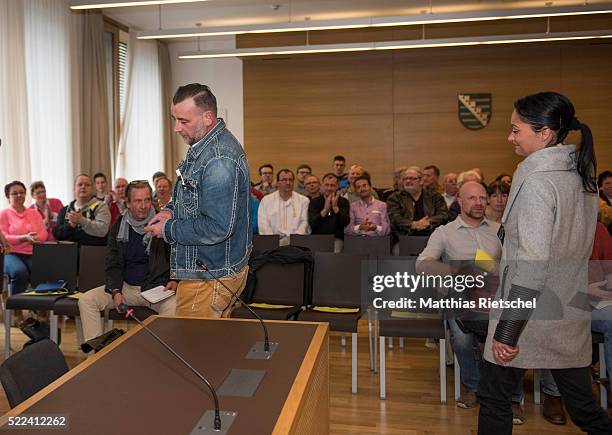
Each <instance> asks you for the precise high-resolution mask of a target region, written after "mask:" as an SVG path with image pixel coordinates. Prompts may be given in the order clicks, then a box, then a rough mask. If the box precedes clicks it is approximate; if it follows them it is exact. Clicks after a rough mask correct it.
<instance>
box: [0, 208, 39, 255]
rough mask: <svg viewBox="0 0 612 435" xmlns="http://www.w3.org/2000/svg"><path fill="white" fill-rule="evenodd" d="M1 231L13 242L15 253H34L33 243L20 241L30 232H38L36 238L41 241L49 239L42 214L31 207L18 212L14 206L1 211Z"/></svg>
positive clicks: (12, 250) (13, 251) (12, 247)
mask: <svg viewBox="0 0 612 435" xmlns="http://www.w3.org/2000/svg"><path fill="white" fill-rule="evenodd" d="M0 231H2V234H4V237H5V238H6V240H7V241H8V242H9V243H10V244H11V249H10V252H12V253H15V254H28V255H32V244H31V243H30V242H20V241H19V239H20V238H21V237H23V236H25V235H27V234H28V233H30V232H36V239H37V240H38V241H40V242H44V241H45V240H47V229H46V228H45V225H44V224H43V220H42V218H41V217H40V214H39V213H38V212H37V211H36V210H33V209H31V208H26V209H25V211H24V212H23V213H17V211H16V210H15V209H14V208H12V207H7V208H5V209H3V210H1V211H0Z"/></svg>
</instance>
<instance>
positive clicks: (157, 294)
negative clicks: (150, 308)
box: [140, 285, 174, 304]
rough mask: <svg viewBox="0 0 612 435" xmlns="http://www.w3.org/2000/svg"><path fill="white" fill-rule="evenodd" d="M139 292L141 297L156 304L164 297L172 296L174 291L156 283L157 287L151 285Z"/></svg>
mask: <svg viewBox="0 0 612 435" xmlns="http://www.w3.org/2000/svg"><path fill="white" fill-rule="evenodd" d="M140 294H141V295H142V297H143V298H145V299H146V300H147V301H149V302H150V303H152V304H156V303H158V302H161V301H163V300H164V299H168V298H170V297H172V296H174V292H173V291H171V290H166V287H164V286H163V285H158V286H157V287H153V288H152V289H149V290H145V291H143V292H142V293H140Z"/></svg>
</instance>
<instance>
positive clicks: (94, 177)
mask: <svg viewBox="0 0 612 435" xmlns="http://www.w3.org/2000/svg"><path fill="white" fill-rule="evenodd" d="M96 178H104V181H106V175H104V174H103V173H102V172H96V173H95V174H94V176H93V181H96Z"/></svg>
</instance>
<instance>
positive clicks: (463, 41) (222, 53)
mask: <svg viewBox="0 0 612 435" xmlns="http://www.w3.org/2000/svg"><path fill="white" fill-rule="evenodd" d="M599 38H612V30H598V31H585V32H559V33H532V34H523V35H497V36H477V37H470V38H441V39H416V40H409V41H384V42H367V43H353V44H321V45H302V46H289V47H261V48H240V49H234V50H210V51H195V52H187V53H181V54H179V56H178V58H179V59H214V58H224V57H251V56H269V55H289V54H312V53H341V52H353V51H376V50H405V49H414V48H437V47H462V46H471V45H497V44H522V43H533V42H558V41H575V40H587V39H599Z"/></svg>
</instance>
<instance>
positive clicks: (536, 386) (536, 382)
mask: <svg viewBox="0 0 612 435" xmlns="http://www.w3.org/2000/svg"><path fill="white" fill-rule="evenodd" d="M541 375H542V372H541V371H540V370H538V369H533V403H535V404H536V405H539V404H541V403H542V399H541V398H540V378H541Z"/></svg>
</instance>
